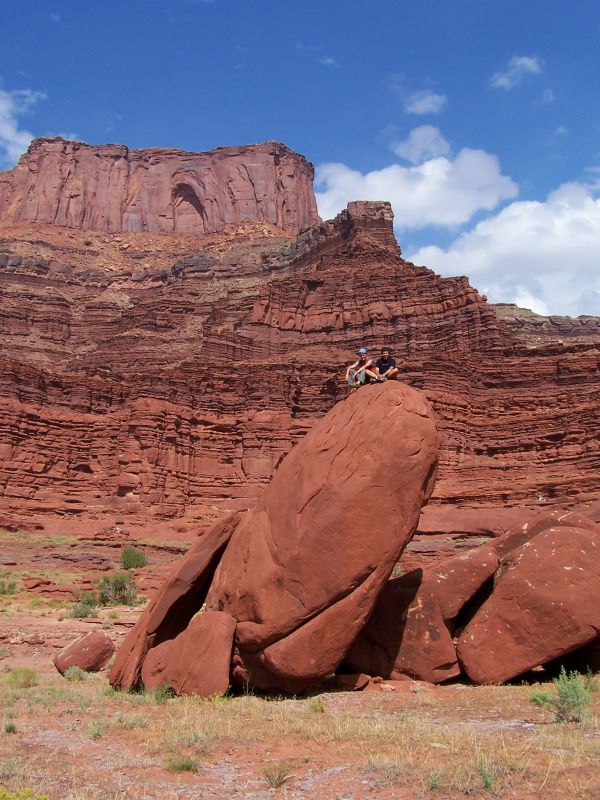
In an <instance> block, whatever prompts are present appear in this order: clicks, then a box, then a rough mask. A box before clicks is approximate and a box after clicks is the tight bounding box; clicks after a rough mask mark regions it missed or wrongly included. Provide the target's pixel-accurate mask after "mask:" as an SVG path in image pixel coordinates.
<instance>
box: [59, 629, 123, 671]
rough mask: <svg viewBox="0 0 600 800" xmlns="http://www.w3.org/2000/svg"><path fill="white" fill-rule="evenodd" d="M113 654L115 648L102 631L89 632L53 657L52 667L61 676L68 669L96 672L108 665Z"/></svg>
mask: <svg viewBox="0 0 600 800" xmlns="http://www.w3.org/2000/svg"><path fill="white" fill-rule="evenodd" d="M114 652H115V646H114V644H113V642H112V639H111V638H110V636H108V635H107V634H106V633H103V632H102V631H91V632H90V633H86V634H85V636H81V637H80V638H79V639H76V640H75V641H74V642H71V643H70V644H68V645H67V646H66V647H63V649H62V650H60V651H59V652H58V653H57V654H56V655H55V656H54V666H55V667H56V669H57V670H58V671H59V672H60V674H61V675H64V674H65V672H66V671H67V670H68V669H69V667H79V669H83V670H85V671H86V672H97V671H98V670H100V669H102V668H103V667H105V666H106V665H107V664H108V662H109V660H110V657H111V656H112V654H113V653H114Z"/></svg>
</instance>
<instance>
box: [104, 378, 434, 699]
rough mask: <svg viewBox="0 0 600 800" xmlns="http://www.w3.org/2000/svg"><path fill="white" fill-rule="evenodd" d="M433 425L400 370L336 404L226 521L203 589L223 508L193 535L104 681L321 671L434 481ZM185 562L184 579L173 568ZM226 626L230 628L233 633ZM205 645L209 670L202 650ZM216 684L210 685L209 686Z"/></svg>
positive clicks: (248, 680)
mask: <svg viewBox="0 0 600 800" xmlns="http://www.w3.org/2000/svg"><path fill="white" fill-rule="evenodd" d="M436 464H437V434H436V429H435V424H434V420H433V412H432V411H431V408H430V407H429V405H428V404H427V402H426V401H425V400H424V398H423V396H422V395H421V394H420V393H419V392H417V391H415V390H414V389H411V388H409V387H406V386H403V385H402V384H400V383H396V382H392V381H390V382H388V383H386V384H383V385H379V386H369V387H365V388H363V389H361V391H360V392H357V393H356V394H354V395H353V396H351V397H349V398H348V399H346V400H345V401H343V402H341V403H339V404H338V405H336V407H335V408H334V409H332V410H331V411H330V412H329V413H328V414H327V415H325V417H323V418H322V419H321V420H319V422H317V423H316V424H315V426H314V427H313V428H312V430H311V431H310V432H309V433H308V434H307V435H306V436H305V437H304V438H303V439H302V441H301V442H300V443H299V444H298V445H297V446H296V447H295V448H294V449H293V450H292V452H291V453H289V454H288V455H287V456H286V458H285V459H284V460H283V462H282V463H281V465H280V466H279V468H278V469H277V470H276V471H275V473H274V475H273V478H272V480H271V482H270V483H269V486H268V487H267V489H266V490H265V491H264V493H263V495H262V496H261V498H260V499H259V501H258V503H257V505H256V507H255V508H254V509H253V510H252V511H250V512H249V513H248V514H247V515H246V517H245V518H244V519H243V520H242V522H241V523H240V524H239V525H238V526H237V527H236V529H235V531H234V533H233V535H232V537H231V539H230V541H229V543H228V544H226V547H225V551H224V554H223V556H222V558H221V560H220V562H219V564H218V567H217V568H216V572H215V574H214V578H213V579H212V583H211V585H210V589H209V590H208V593H207V594H206V611H204V612H203V613H200V614H199V615H198V616H194V614H195V613H196V612H198V611H200V608H201V606H202V604H203V602H204V597H205V592H204V591H201V592H200V591H198V588H197V587H198V585H202V586H205V585H206V580H207V579H208V578H209V577H210V573H209V571H208V570H207V566H206V565H207V563H208V559H207V558H206V557H204V558H202V559H200V560H199V559H198V558H197V553H198V552H199V551H200V550H202V552H203V553H205V554H208V553H216V552H217V551H216V545H217V542H219V543H221V542H224V541H225V537H224V535H223V532H224V531H225V529H226V528H227V527H228V524H229V523H228V521H227V520H226V521H225V522H224V523H217V525H216V526H215V528H213V530H212V531H211V532H209V533H208V534H205V535H204V536H203V537H201V538H200V540H199V542H198V544H197V545H196V546H195V548H193V549H192V550H191V551H190V553H189V554H188V556H187V558H186V559H185V560H184V562H182V565H181V566H178V567H176V569H175V571H174V573H173V574H172V576H171V577H170V578H169V579H168V581H167V583H166V584H165V587H164V589H163V590H162V591H161V592H160V593H159V595H158V597H157V598H156V599H155V601H153V603H152V604H151V606H150V607H149V608H148V610H147V611H146V612H145V613H144V614H143V615H142V617H141V618H140V620H139V622H138V623H137V625H136V627H135V628H134V629H133V630H132V631H131V633H130V634H129V636H128V638H127V640H126V641H125V643H124V644H123V646H122V648H121V650H120V651H119V654H118V656H117V659H116V660H115V663H114V665H113V668H112V671H111V675H110V680H111V683H112V684H113V685H115V686H121V687H126V688H130V687H131V686H135V685H137V684H138V683H139V680H140V677H141V679H142V680H143V682H144V684H146V685H149V686H151V687H152V686H158V685H160V684H161V683H165V682H168V683H170V685H171V686H172V687H173V688H174V689H175V690H176V691H178V692H181V693H186V692H196V693H201V694H205V695H210V694H211V693H213V692H214V691H224V690H225V689H226V688H227V686H228V685H229V663H230V657H231V653H232V648H234V653H235V655H234V660H233V670H232V676H233V680H234V681H235V682H237V683H239V684H246V685H250V686H253V687H257V688H262V689H278V690H283V691H290V692H297V691H302V690H305V689H307V688H310V687H312V686H316V685H319V683H320V682H321V681H322V680H323V679H324V678H326V677H327V676H328V675H330V674H332V673H333V672H334V671H335V669H336V668H337V666H338V665H339V663H340V662H341V661H342V659H343V657H344V655H345V654H346V652H347V650H348V648H349V647H350V645H351V644H352V641H353V640H354V639H355V638H356V636H357V635H358V634H359V632H360V630H361V628H362V627H363V625H364V624H365V622H366V621H367V619H368V617H369V615H370V613H371V611H372V609H373V607H374V605H375V603H376V601H377V597H378V595H379V593H380V592H381V589H382V588H383V587H384V585H385V583H386V581H387V579H388V578H389V575H390V573H391V571H392V569H393V567H394V564H395V563H396V561H397V560H398V558H399V557H400V554H401V553H402V550H403V549H404V547H405V546H406V544H407V543H408V542H409V541H410V539H411V538H412V536H413V534H414V531H415V529H416V527H417V522H418V518H419V514H420V511H421V507H422V505H423V504H424V503H426V502H427V500H428V498H429V496H430V495H431V491H432V489H433V483H434V477H435V468H436ZM184 575H186V576H187V579H182V578H183V576H184ZM234 632H235V637H234ZM211 654H216V655H215V658H216V665H215V670H214V671H213V664H212V660H211V659H212V656H211ZM219 687H220V688H219Z"/></svg>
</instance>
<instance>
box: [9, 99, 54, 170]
mask: <svg viewBox="0 0 600 800" xmlns="http://www.w3.org/2000/svg"><path fill="white" fill-rule="evenodd" d="M45 97H46V95H45V94H44V93H43V92H34V91H32V90H31V89H22V90H20V91H12V92H9V91H6V90H5V89H0V166H2V167H12V166H13V164H15V162H16V161H18V159H19V156H20V155H21V153H23V151H24V150H26V149H27V147H28V146H29V143H30V142H31V140H32V139H33V134H32V133H30V132H29V131H28V130H25V129H24V128H21V127H20V126H19V117H20V116H21V115H22V114H26V113H28V112H29V111H31V110H32V109H33V107H34V106H35V105H36V103H38V102H39V101H40V100H44V99H45Z"/></svg>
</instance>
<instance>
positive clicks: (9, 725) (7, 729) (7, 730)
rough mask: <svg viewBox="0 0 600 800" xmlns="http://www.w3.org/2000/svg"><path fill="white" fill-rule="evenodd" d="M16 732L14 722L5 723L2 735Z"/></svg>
mask: <svg viewBox="0 0 600 800" xmlns="http://www.w3.org/2000/svg"><path fill="white" fill-rule="evenodd" d="M16 732H17V726H16V725H15V723H14V722H7V723H5V725H4V733H16Z"/></svg>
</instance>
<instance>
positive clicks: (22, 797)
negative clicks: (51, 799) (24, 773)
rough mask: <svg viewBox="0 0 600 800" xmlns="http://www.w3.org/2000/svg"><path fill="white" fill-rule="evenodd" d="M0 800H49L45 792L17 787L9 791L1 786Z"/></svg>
mask: <svg viewBox="0 0 600 800" xmlns="http://www.w3.org/2000/svg"><path fill="white" fill-rule="evenodd" d="M0 800H48V798H47V797H46V795H45V794H35V793H34V792H32V791H31V789H17V791H16V792H9V791H8V789H4V788H3V787H2V786H0Z"/></svg>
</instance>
